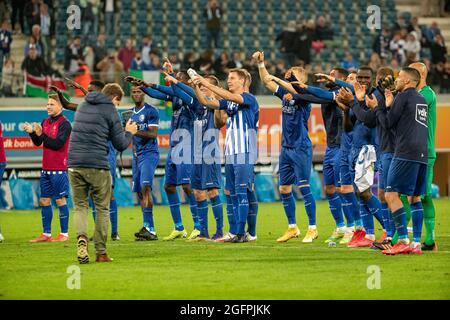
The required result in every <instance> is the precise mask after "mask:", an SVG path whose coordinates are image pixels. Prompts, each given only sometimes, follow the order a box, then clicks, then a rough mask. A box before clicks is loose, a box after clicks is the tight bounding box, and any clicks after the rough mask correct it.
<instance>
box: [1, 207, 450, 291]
mask: <svg viewBox="0 0 450 320" xmlns="http://www.w3.org/2000/svg"><path fill="white" fill-rule="evenodd" d="M435 206H436V211H437V221H436V238H437V242H438V244H439V252H436V253H430V252H428V253H425V254H423V255H421V256H417V255H400V256H383V255H382V254H381V252H379V251H373V250H370V249H363V248H360V249H349V248H346V247H344V246H342V245H339V244H338V246H337V247H336V248H328V247H327V245H326V244H325V243H324V240H325V239H326V238H327V237H328V236H329V234H330V233H331V232H332V229H333V222H332V217H331V214H330V212H329V209H328V207H327V203H326V202H323V201H319V202H318V203H317V221H318V230H319V239H318V240H316V241H315V242H314V243H313V244H302V243H301V239H302V237H303V236H304V234H305V228H306V226H307V222H306V221H307V219H306V214H305V211H304V208H303V203H301V202H298V203H297V219H298V221H299V226H300V228H301V231H302V235H301V236H300V238H299V239H293V240H291V241H289V242H288V243H285V244H278V243H276V241H275V239H276V238H277V237H278V236H280V235H281V234H282V233H283V232H284V231H285V228H286V227H287V222H286V218H285V215H284V212H283V208H282V205H281V203H271V204H265V203H261V204H260V206H259V216H258V240H257V241H256V242H254V243H244V244H219V243H188V242H186V241H184V240H176V241H173V242H164V241H162V240H158V241H152V242H136V241H134V239H133V233H134V232H136V231H137V230H138V229H139V228H140V227H141V223H142V216H141V212H140V209H139V208H137V207H135V208H127V209H124V208H119V234H120V236H121V240H120V241H118V242H112V241H108V253H109V255H110V256H112V257H113V258H114V262H112V263H103V264H99V263H95V262H91V263H90V264H88V265H81V266H80V268H81V276H80V285H81V287H80V289H72V290H71V289H68V288H67V280H68V277H70V274H68V273H67V269H68V267H70V266H71V265H75V266H79V265H78V263H77V261H76V241H75V236H74V229H73V224H72V223H73V217H72V216H71V224H70V226H71V230H70V237H71V238H70V240H69V242H67V243H40V244H39V243H38V244H31V243H29V242H28V241H29V240H30V239H32V238H34V237H35V236H38V235H39V233H40V231H41V230H40V228H41V219H40V213H39V211H38V210H34V211H26V212H23V211H22V212H20V211H2V212H0V224H1V227H2V231H3V235H4V236H5V241H4V242H3V243H0V299H449V298H450V269H449V266H450V215H449V214H450V199H448V198H447V199H437V200H435ZM53 214H54V216H53V236H56V235H57V232H59V218H58V216H57V210H55V209H54V213H53ZM182 214H183V220H184V222H185V225H186V227H187V229H188V231H191V230H192V220H191V218H190V212H189V208H188V207H187V206H183V208H182ZM224 214H225V210H224ZM154 215H155V223H156V227H157V231H158V235H159V237H160V238H162V237H163V236H165V235H167V234H168V233H169V232H170V231H171V228H172V224H171V218H170V213H169V208H168V207H161V206H157V207H155V209H154ZM209 223H210V231H213V229H214V227H215V223H214V221H213V218H212V213H211V210H210V222H209ZM225 226H227V220H226V216H225ZM376 227H379V225H377V223H376ZM89 228H90V230H92V229H93V223H92V220H91V219H90V225H89ZM376 232H377V235H379V234H380V233H381V230H380V229H378V230H376ZM90 256H91V261H92V259H93V257H94V260H95V253H94V247H93V244H90ZM373 265H374V266H378V267H379V268H380V271H381V273H380V274H381V276H380V277H381V278H380V279H381V282H380V289H368V286H367V282H368V278H369V277H370V276H371V274H369V273H368V267H369V266H373ZM369 282H370V281H369Z"/></svg>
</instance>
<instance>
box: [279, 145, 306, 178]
mask: <svg viewBox="0 0 450 320" xmlns="http://www.w3.org/2000/svg"><path fill="white" fill-rule="evenodd" d="M279 164H280V169H279V174H280V181H279V183H280V185H281V186H290V185H292V184H296V185H297V186H301V185H305V184H309V178H310V176H311V164H312V147H297V148H286V147H282V148H281V153H280V162H279Z"/></svg>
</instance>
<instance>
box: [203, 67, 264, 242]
mask: <svg viewBox="0 0 450 320" xmlns="http://www.w3.org/2000/svg"><path fill="white" fill-rule="evenodd" d="M194 84H195V85H196V86H199V85H202V86H205V87H206V88H207V89H209V90H211V91H212V92H214V93H215V94H216V95H218V96H220V97H221V99H220V100H206V101H202V102H204V105H205V106H207V107H209V108H212V109H220V110H225V111H226V112H227V115H228V119H227V134H226V138H225V176H226V188H227V189H228V190H229V191H230V194H231V196H233V195H235V196H236V199H237V205H236V206H235V207H237V210H233V215H232V216H229V218H231V219H234V221H230V231H229V232H228V233H227V234H226V235H224V237H223V238H222V239H219V240H218V241H223V242H233V243H242V242H247V241H253V240H256V217H257V208H255V207H253V208H251V211H252V217H251V219H250V220H249V231H248V234H247V233H246V232H245V225H246V223H247V219H248V218H249V210H250V208H249V205H253V206H254V205H255V203H256V198H255V197H254V190H253V179H254V173H253V168H254V164H255V162H256V159H257V128H258V121H259V105H258V102H257V101H256V98H255V96H253V95H252V94H250V93H249V92H248V90H249V87H250V84H251V75H250V74H249V73H248V71H247V70H245V69H231V70H230V71H229V73H228V78H227V84H228V89H229V91H228V90H225V89H222V88H220V87H218V86H215V85H213V84H211V83H210V82H209V81H208V80H207V79H205V78H203V77H201V76H196V77H195V78H194Z"/></svg>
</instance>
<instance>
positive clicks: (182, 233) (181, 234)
mask: <svg viewBox="0 0 450 320" xmlns="http://www.w3.org/2000/svg"><path fill="white" fill-rule="evenodd" d="M187 235H188V234H187V231H186V229H183V230H176V229H175V230H173V231H172V232H171V233H170V234H169V235H168V236H167V237H164V238H163V240H164V241H169V240H175V239H177V238H187Z"/></svg>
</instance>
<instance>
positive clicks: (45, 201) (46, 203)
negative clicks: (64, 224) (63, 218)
mask: <svg viewBox="0 0 450 320" xmlns="http://www.w3.org/2000/svg"><path fill="white" fill-rule="evenodd" d="M39 204H40V205H41V206H42V207H46V206H49V205H50V204H51V200H50V198H40V199H39Z"/></svg>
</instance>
